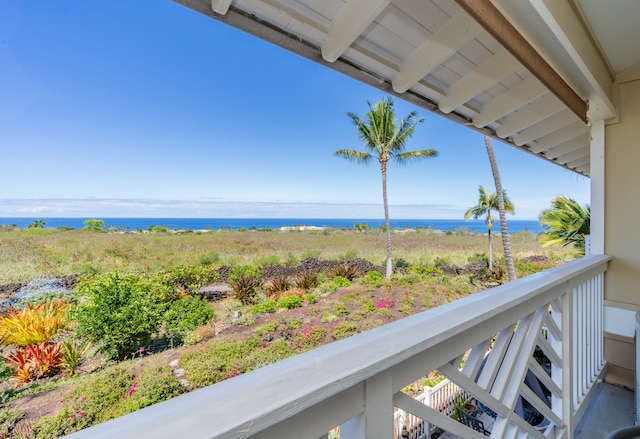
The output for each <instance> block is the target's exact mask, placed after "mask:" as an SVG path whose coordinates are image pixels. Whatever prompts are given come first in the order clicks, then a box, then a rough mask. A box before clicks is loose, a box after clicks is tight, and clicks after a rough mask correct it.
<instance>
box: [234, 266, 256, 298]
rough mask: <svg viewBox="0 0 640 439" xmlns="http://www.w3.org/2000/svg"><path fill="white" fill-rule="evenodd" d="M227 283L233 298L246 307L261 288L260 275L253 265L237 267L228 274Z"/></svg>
mask: <svg viewBox="0 0 640 439" xmlns="http://www.w3.org/2000/svg"><path fill="white" fill-rule="evenodd" d="M227 282H228V283H229V286H230V287H231V288H233V291H234V292H235V298H236V299H238V300H239V301H240V303H242V304H243V305H248V304H250V303H252V302H253V301H254V300H255V298H256V296H257V295H258V290H259V288H260V287H261V286H262V273H261V272H260V270H259V269H258V267H255V266H253V265H237V266H235V267H233V268H232V269H231V271H230V272H229V276H228V278H227Z"/></svg>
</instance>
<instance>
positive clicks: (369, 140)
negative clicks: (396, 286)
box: [334, 98, 438, 278]
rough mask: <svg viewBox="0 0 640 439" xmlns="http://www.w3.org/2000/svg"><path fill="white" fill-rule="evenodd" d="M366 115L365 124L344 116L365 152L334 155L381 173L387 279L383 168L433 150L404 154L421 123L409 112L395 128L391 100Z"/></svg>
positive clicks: (388, 272)
mask: <svg viewBox="0 0 640 439" xmlns="http://www.w3.org/2000/svg"><path fill="white" fill-rule="evenodd" d="M367 104H368V105H369V111H368V112H367V114H366V116H365V117H366V120H362V119H361V118H360V117H359V116H358V115H356V114H354V113H347V116H348V117H349V118H351V121H352V122H353V124H354V125H355V126H356V131H357V133H358V137H359V138H360V140H361V141H362V142H363V144H364V147H365V151H356V150H352V149H340V150H338V151H336V152H334V155H336V156H338V157H342V158H344V159H346V160H349V161H351V162H355V163H357V164H363V165H367V164H369V163H371V162H372V161H373V160H374V159H375V160H377V161H378V163H380V170H381V172H382V202H383V204H384V220H385V231H386V236H387V261H386V277H387V278H390V277H391V274H392V272H393V265H392V263H391V227H390V225H389V205H388V202H387V164H388V162H389V161H390V160H393V161H396V162H397V163H398V164H407V163H409V162H413V161H418V160H423V159H426V158H429V157H436V156H437V155H438V153H437V151H436V150H434V149H423V150H418V151H405V150H404V148H405V145H406V143H407V141H408V140H409V139H410V138H411V136H412V135H413V132H414V130H415V127H416V125H418V124H419V123H421V122H422V121H423V120H424V119H423V118H420V119H416V116H417V112H415V111H412V112H410V113H409V114H408V115H407V117H405V118H404V119H403V120H402V122H400V125H398V126H396V116H395V113H394V111H393V99H391V98H387V99H382V100H380V101H379V102H377V103H376V104H375V106H372V105H371V103H367Z"/></svg>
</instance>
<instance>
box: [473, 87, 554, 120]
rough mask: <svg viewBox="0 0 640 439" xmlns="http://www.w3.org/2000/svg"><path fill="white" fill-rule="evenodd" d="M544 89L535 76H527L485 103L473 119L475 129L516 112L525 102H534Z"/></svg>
mask: <svg viewBox="0 0 640 439" xmlns="http://www.w3.org/2000/svg"><path fill="white" fill-rule="evenodd" d="M546 91H547V90H546V88H545V87H544V85H542V83H541V82H540V81H538V80H537V79H536V77H535V76H529V77H528V78H526V79H524V80H523V81H521V82H520V83H518V84H517V85H516V86H514V87H511V88H510V89H508V90H505V91H504V93H502V94H500V95H498V96H496V97H495V98H494V99H493V100H491V101H489V102H487V103H486V104H485V106H484V107H482V110H480V113H478V115H477V116H476V117H474V118H473V124H474V125H475V126H476V127H477V128H483V127H486V126H487V125H489V124H490V123H492V122H495V121H496V120H498V119H500V118H501V117H503V116H505V115H507V114H509V113H511V112H512V111H515V110H517V109H518V108H520V107H522V106H523V105H525V104H526V103H527V102H529V101H532V100H534V99H535V98H537V97H539V96H541V95H542V94H544V93H545V92H546Z"/></svg>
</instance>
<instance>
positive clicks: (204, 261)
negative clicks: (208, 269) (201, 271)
mask: <svg viewBox="0 0 640 439" xmlns="http://www.w3.org/2000/svg"><path fill="white" fill-rule="evenodd" d="M219 261H220V255H219V254H218V252H217V251H213V250H212V251H210V252H207V253H204V254H201V255H200V257H199V258H198V262H200V265H213V264H216V263H218V262H219Z"/></svg>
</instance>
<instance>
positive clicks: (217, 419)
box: [69, 255, 610, 439]
mask: <svg viewBox="0 0 640 439" xmlns="http://www.w3.org/2000/svg"><path fill="white" fill-rule="evenodd" d="M609 260H610V257H608V256H601V255H594V256H588V257H584V258H581V259H579V260H576V261H572V262H569V263H566V264H564V265H561V266H559V267H555V268H553V269H550V270H546V271H544V272H540V273H536V274H534V275H531V276H528V277H526V278H523V279H519V280H517V281H514V282H511V283H508V284H505V285H501V286H499V287H496V288H493V289H491V290H487V291H484V292H482V293H478V294H475V295H472V296H469V297H466V298H464V299H461V300H458V301H456V302H452V303H449V304H446V305H443V306H441V307H438V308H434V309H432V310H429V311H427V312H424V313H420V314H417V315H413V316H411V317H407V318H405V319H402V320H399V321H396V322H393V323H390V324H388V325H385V326H382V327H378V328H375V329H372V330H370V331H367V332H365V333H362V334H358V335H355V336H353V337H350V338H347V339H344V340H340V341H337V342H334V343H331V344H329V345H326V346H322V347H320V348H318V349H315V350H313V351H310V352H306V353H304V354H301V355H298V356H295V357H292V358H288V359H286V360H283V361H280V362H278V363H275V364H272V365H269V366H266V367H263V368H261V369H258V370H255V371H253V372H250V373H247V374H244V375H240V376H237V377H235V378H232V379H228V380H225V381H223V382H220V383H217V384H215V385H212V386H209V387H206V388H203V389H200V390H196V391H194V392H191V393H188V394H185V395H182V396H179V397H177V398H174V399H172V400H169V401H166V402H163V403H160V404H157V405H154V406H151V407H148V408H145V409H142V410H140V411H138V412H135V413H132V414H129V415H126V416H123V417H121V418H118V419H115V420H112V421H109V422H106V423H104V424H100V425H97V426H95V427H92V428H89V429H87V430H83V431H80V432H78V433H75V434H72V435H70V436H69V437H71V438H76V439H77V438H92V439H97V438H114V437H118V438H136V439H138V438H173V437H183V436H184V437H189V438H248V437H261V438H276V437H288V438H293V437H295V438H312V439H317V438H319V437H321V436H323V435H324V437H326V433H327V431H329V430H331V429H332V428H333V427H335V426H336V425H340V424H343V425H344V427H343V428H342V429H341V433H342V435H344V436H341V437H351V438H354V439H355V438H358V439H360V438H362V439H364V438H365V437H366V438H384V439H389V438H390V437H392V435H393V408H394V405H395V406H399V407H400V406H402V407H401V408H403V409H404V410H407V411H409V412H411V413H414V414H416V415H419V416H420V417H421V418H422V419H427V420H430V422H431V420H436V421H437V425H438V426H439V427H442V428H445V427H448V428H447V430H449V431H452V432H453V433H454V434H456V435H458V436H463V437H479V436H478V433H477V432H475V431H472V430H470V429H468V428H467V427H464V426H463V425H462V424H458V423H456V422H455V421H452V420H451V419H450V418H446V417H444V418H446V419H447V420H448V421H447V420H445V419H443V418H441V417H438V416H436V415H435V414H434V413H431V412H430V411H429V410H428V409H424V408H421V407H418V406H422V407H427V406H425V405H424V404H420V403H418V402H416V403H415V404H417V405H418V406H416V405H414V404H413V403H412V402H411V401H413V400H412V399H411V398H408V397H407V398H408V400H411V401H408V400H407V399H406V398H404V397H403V396H402V394H401V393H400V390H401V389H402V388H403V387H405V386H406V385H408V384H409V383H411V382H413V381H415V380H417V379H418V378H420V377H421V376H424V375H425V374H426V373H427V372H429V371H431V370H435V369H438V370H441V371H442V372H443V373H445V375H447V376H448V377H449V378H454V381H455V382H456V383H457V384H458V385H460V386H461V387H463V388H465V389H466V390H467V391H469V392H470V393H471V394H473V395H474V396H476V397H480V396H482V397H483V398H482V400H483V402H484V403H485V404H487V406H489V407H491V408H492V410H494V411H496V412H497V413H498V419H497V420H496V426H497V428H496V429H495V430H494V434H493V436H495V437H502V436H507V435H508V434H507V433H508V432H510V431H512V430H513V428H517V429H521V430H522V431H525V432H526V433H528V434H529V435H531V436H534V437H542V434H543V433H545V432H542V433H540V432H536V430H535V429H532V428H531V429H529V428H528V426H527V425H526V423H524V422H523V421H522V420H521V419H517V418H515V417H514V416H513V415H512V413H511V412H512V410H511V408H510V407H511V406H510V404H511V402H510V401H513V400H514V398H516V397H517V396H518V395H516V394H514V392H515V393H520V392H523V391H524V390H523V387H522V385H521V384H518V383H517V380H519V379H520V378H521V375H522V376H524V373H526V370H527V368H528V367H529V366H528V364H527V362H528V361H529V360H528V359H527V358H524V354H525V353H528V352H529V351H532V350H533V347H535V346H534V345H535V343H536V341H535V340H533V341H531V339H530V338H528V337H529V336H528V333H527V332H525V330H528V331H530V332H533V333H535V331H537V332H538V333H541V328H542V326H543V325H546V326H547V327H548V326H551V327H552V330H551V331H550V332H551V333H552V334H553V333H554V332H557V333H560V334H561V337H562V339H561V340H558V343H560V344H561V347H560V348H559V351H558V349H555V348H553V346H552V345H553V343H548V344H547V349H548V350H550V352H549V355H550V356H551V357H553V358H554V359H555V358H556V356H557V357H558V358H560V360H556V362H555V363H554V364H553V368H554V369H555V370H556V371H559V372H558V373H554V375H553V380H551V379H549V378H547V380H548V381H553V382H550V383H549V386H550V387H552V389H556V387H557V389H560V390H558V391H557V392H556V393H558V392H560V391H561V392H563V393H562V394H554V395H553V398H552V399H553V400H554V401H555V402H554V407H553V411H551V410H548V411H547V413H545V416H548V417H549V418H552V419H554V420H555V421H556V422H553V423H551V424H550V425H551V427H550V428H549V430H548V431H547V432H546V433H547V434H549V431H551V428H555V429H556V437H559V436H561V435H562V434H561V432H562V431H563V429H564V430H566V429H567V428H568V429H572V428H573V427H572V426H574V425H575V422H577V419H575V415H576V413H578V409H576V407H575V406H573V403H574V400H575V403H576V404H578V405H579V404H580V401H585V400H587V398H585V397H583V398H582V400H577V398H571V399H572V401H571V407H570V408H567V407H569V406H567V405H566V404H564V405H563V402H562V400H563V399H564V400H567V399H566V396H565V393H564V392H567V391H569V392H571V388H572V387H573V386H574V385H571V384H569V382H572V381H573V376H574V375H576V373H575V371H574V370H569V369H568V368H567V367H566V366H565V365H564V363H563V362H564V361H565V360H563V359H566V358H567V356H568V355H569V351H567V349H569V347H568V344H569V343H568V342H567V338H568V339H570V338H571V336H572V334H571V330H570V329H569V328H570V327H569V326H567V324H568V323H571V321H572V320H573V322H574V323H575V322H577V321H578V320H580V315H583V314H584V313H585V312H596V314H597V310H596V309H597V308H599V307H600V308H601V306H602V305H601V304H598V303H596V302H594V303H593V305H592V308H593V310H592V308H590V307H586V308H584V309H582V311H580V313H582V314H580V315H576V316H573V317H571V318H568V317H567V314H568V313H567V312H566V309H571V306H572V305H573V304H572V301H573V298H572V297H573V295H575V294H578V295H580V291H578V292H577V293H576V292H574V289H576V288H577V289H578V290H579V289H580V288H582V285H584V284H585V283H588V284H590V285H596V284H598V285H600V284H599V283H601V277H602V273H604V272H605V271H606V269H607V264H608V261H609ZM593 279H596V280H595V281H594V280H593ZM593 289H596V290H598V291H600V292H601V290H602V286H601V285H600V286H598V287H597V288H596V287H595V286H594V287H593ZM598 294H600V293H598ZM550 307H551V308H553V309H554V311H556V313H560V315H561V317H560V318H558V317H557V316H553V317H548V315H549V312H548V310H549V309H550ZM594 310H595V311H594ZM583 317H587V318H589V319H590V318H592V317H594V316H583ZM558 319H559V320H558ZM556 320H557V321H556ZM516 328H517V329H516ZM595 331H596V332H594V333H593V337H594V339H596V340H599V339H600V338H601V337H602V334H601V331H602V328H601V327H600V328H599V329H596V330H595ZM597 331H600V333H598V332H597ZM496 334H498V339H497V340H496V345H495V347H494V348H493V350H492V351H491V356H489V357H487V361H486V365H487V366H485V368H484V370H483V371H482V374H481V375H482V377H483V378H482V379H483V380H485V381H486V380H489V381H490V380H496V379H499V380H504V379H507V381H506V382H503V381H500V383H497V382H496V385H494V386H493V387H494V388H493V389H487V388H483V387H482V386H481V385H480V384H481V382H480V381H478V383H479V384H477V383H476V382H475V381H474V379H475V376H476V375H478V371H479V367H478V365H477V364H476V362H475V360H474V361H470V360H468V361H467V363H466V364H465V369H463V372H459V373H456V371H457V368H456V367H454V366H452V365H451V364H456V365H457V363H455V360H456V359H457V358H459V356H460V354H461V353H462V352H465V351H467V350H468V349H472V355H473V356H474V358H476V357H478V355H477V354H478V353H479V352H480V351H481V350H482V349H481V348H483V347H484V350H485V352H486V350H487V348H488V346H489V342H490V341H491V339H492V338H493V337H494V336H495V335H496ZM503 339H506V342H504V340H503ZM509 340H511V341H509ZM516 342H517V343H516ZM596 345H597V343H596ZM593 347H594V345H593V344H592V345H590V347H589V348H588V349H591V348H593ZM474 352H475V353H474ZM502 353H504V355H510V356H512V357H513V358H514V359H516V360H518V361H517V366H518V367H515V369H514V370H511V371H508V370H505V369H504V368H502V369H499V370H498V369H496V371H494V370H493V369H491V370H490V365H493V364H494V363H496V364H498V363H505V362H504V361H500V360H499V359H498V358H497V356H498V355H499V354H500V355H501V354H502ZM518 353H520V354H521V357H518V356H517V354H518ZM483 355H484V354H483ZM588 355H591V354H590V353H589V354H588ZM494 357H496V358H495V359H494ZM596 357H597V361H598V362H599V363H598V364H600V365H601V366H602V365H603V364H604V363H603V360H602V359H601V358H602V357H601V354H600V353H597V354H596ZM470 358H471V357H470ZM503 358H507V357H503ZM494 360H495V361H494ZM450 362H451V364H450ZM520 363H522V364H520ZM478 364H479V363H478ZM520 365H521V366H522V367H524V372H522V370H523V369H522V368H521V367H519V366H520ZM448 366H450V367H448ZM580 367H586V365H581V366H580ZM491 368H493V366H491ZM597 369H598V367H597V365H596V367H594V370H592V371H590V372H589V377H592V376H594V375H595V376H597V375H598V373H599V372H598V370H597ZM600 369H601V367H600ZM465 370H466V372H464V371H465ZM587 378H588V377H587ZM567 379H568V380H567ZM588 381H589V380H588V379H587V380H586V381H585V382H588ZM483 382H484V381H483ZM578 385H582V383H579V384H578ZM560 405H561V407H560ZM559 407H560V408H559ZM543 408H544V407H543ZM436 413H437V412H436ZM438 415H439V414H438ZM440 416H442V415H440ZM347 421H349V422H347ZM449 421H451V422H452V423H449ZM455 424H457V425H455ZM559 432H560V433H559Z"/></svg>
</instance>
